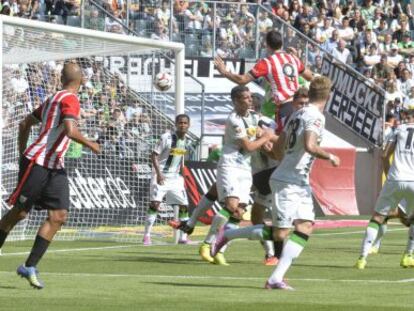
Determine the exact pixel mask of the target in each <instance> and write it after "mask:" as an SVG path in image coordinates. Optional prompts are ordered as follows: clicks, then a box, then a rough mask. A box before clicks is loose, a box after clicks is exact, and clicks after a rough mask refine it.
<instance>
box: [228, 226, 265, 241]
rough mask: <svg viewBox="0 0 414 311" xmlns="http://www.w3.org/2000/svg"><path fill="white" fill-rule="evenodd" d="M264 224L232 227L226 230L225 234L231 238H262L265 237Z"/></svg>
mask: <svg viewBox="0 0 414 311" xmlns="http://www.w3.org/2000/svg"><path fill="white" fill-rule="evenodd" d="M263 227H264V225H255V226H249V227H244V228H239V229H230V230H226V231H225V232H224V236H225V237H226V238H227V239H228V240H229V241H231V240H234V239H249V240H261V239H262V238H263Z"/></svg>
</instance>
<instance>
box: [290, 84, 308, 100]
mask: <svg viewBox="0 0 414 311" xmlns="http://www.w3.org/2000/svg"><path fill="white" fill-rule="evenodd" d="M302 97H305V98H307V97H309V90H308V89H307V88H306V87H304V86H302V87H300V88H298V90H297V91H296V92H295V94H293V99H298V98H302Z"/></svg>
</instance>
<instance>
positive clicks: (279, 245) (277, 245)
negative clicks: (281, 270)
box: [273, 241, 284, 259]
mask: <svg viewBox="0 0 414 311" xmlns="http://www.w3.org/2000/svg"><path fill="white" fill-rule="evenodd" d="M283 245H284V241H273V249H274V252H275V257H276V258H278V259H279V258H280V257H282V251H283Z"/></svg>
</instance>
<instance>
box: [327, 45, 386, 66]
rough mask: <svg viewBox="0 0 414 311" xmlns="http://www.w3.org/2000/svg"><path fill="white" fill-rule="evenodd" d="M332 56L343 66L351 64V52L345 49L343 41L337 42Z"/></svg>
mask: <svg viewBox="0 0 414 311" xmlns="http://www.w3.org/2000/svg"><path fill="white" fill-rule="evenodd" d="M332 55H333V56H334V57H335V58H337V59H339V60H340V61H341V62H343V63H345V64H350V63H351V62H352V57H351V52H350V51H349V50H348V49H347V48H346V42H345V40H342V39H340V40H339V42H338V46H337V47H336V48H335V49H334V50H333V52H332ZM378 62H379V59H378Z"/></svg>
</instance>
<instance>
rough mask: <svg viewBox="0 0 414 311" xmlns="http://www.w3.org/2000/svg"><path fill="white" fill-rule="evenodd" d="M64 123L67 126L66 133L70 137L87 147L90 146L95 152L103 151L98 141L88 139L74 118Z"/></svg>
mask: <svg viewBox="0 0 414 311" xmlns="http://www.w3.org/2000/svg"><path fill="white" fill-rule="evenodd" d="M63 125H64V127H65V134H66V136H68V137H69V138H70V139H72V140H74V141H76V142H77V143H79V144H82V145H83V146H85V147H88V148H89V149H91V150H92V152H93V153H96V154H98V153H100V152H101V147H100V146H99V144H98V143H96V142H94V141H92V140H88V139H86V138H85V137H84V136H83V135H82V133H81V132H80V131H79V129H78V126H77V124H76V122H74V121H73V120H64V121H63Z"/></svg>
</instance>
